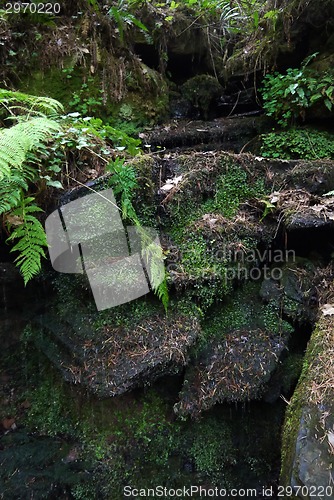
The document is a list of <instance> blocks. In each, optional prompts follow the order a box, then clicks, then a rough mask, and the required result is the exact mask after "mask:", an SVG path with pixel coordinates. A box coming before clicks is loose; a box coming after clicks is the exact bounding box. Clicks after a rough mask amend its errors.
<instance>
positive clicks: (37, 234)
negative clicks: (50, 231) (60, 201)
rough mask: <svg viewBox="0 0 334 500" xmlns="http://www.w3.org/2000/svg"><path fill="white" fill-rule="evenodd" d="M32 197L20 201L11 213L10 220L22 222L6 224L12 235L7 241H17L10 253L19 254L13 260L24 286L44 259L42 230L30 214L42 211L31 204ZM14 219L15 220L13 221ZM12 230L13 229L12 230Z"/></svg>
mask: <svg viewBox="0 0 334 500" xmlns="http://www.w3.org/2000/svg"><path fill="white" fill-rule="evenodd" d="M33 201H34V198H33V197H28V198H25V199H22V201H21V205H20V206H19V207H18V208H16V209H15V210H13V211H12V212H11V214H10V215H11V217H12V218H11V219H9V220H15V221H17V220H19V221H22V222H21V223H20V224H19V225H16V224H17V222H15V225H14V224H13V223H12V224H11V223H10V222H9V223H8V225H9V226H11V229H12V233H11V235H10V236H9V238H7V241H13V240H18V241H17V243H16V244H15V245H14V247H13V248H12V249H11V252H19V255H18V257H16V259H15V263H16V265H17V267H19V269H20V271H21V274H22V276H23V280H24V284H25V285H26V284H27V283H28V281H29V280H31V278H33V277H34V276H36V274H38V273H39V272H40V270H41V258H42V257H45V251H44V249H45V247H47V240H46V234H45V231H44V228H43V226H42V224H41V223H40V221H39V220H38V219H37V218H36V217H35V216H34V215H31V214H34V213H36V212H42V209H41V208H40V207H38V206H37V205H35V204H33V203H32V202H33ZM14 217H16V219H14ZM13 228H14V229H13Z"/></svg>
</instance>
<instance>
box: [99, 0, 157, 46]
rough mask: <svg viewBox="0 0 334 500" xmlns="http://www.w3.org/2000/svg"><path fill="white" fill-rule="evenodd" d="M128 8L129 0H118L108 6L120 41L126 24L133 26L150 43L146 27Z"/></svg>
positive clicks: (129, 6)
mask: <svg viewBox="0 0 334 500" xmlns="http://www.w3.org/2000/svg"><path fill="white" fill-rule="evenodd" d="M130 9H131V2H126V0H118V2H117V5H115V6H112V7H110V9H109V11H108V14H109V16H110V17H111V18H112V19H114V21H115V22H116V25H117V29H118V33H119V38H120V40H121V42H123V41H124V33H125V31H126V28H127V27H128V26H130V27H133V26H135V27H136V28H138V29H139V30H140V31H141V32H142V33H143V34H144V35H145V38H146V40H147V41H148V42H149V43H151V42H152V39H151V37H150V35H149V33H148V29H147V27H146V26H145V25H144V24H143V23H142V22H141V21H140V20H139V19H137V18H136V17H135V16H134V15H133V14H132V13H131V12H130Z"/></svg>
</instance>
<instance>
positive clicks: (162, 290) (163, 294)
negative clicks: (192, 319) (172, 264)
mask: <svg viewBox="0 0 334 500" xmlns="http://www.w3.org/2000/svg"><path fill="white" fill-rule="evenodd" d="M153 291H154V293H155V294H156V296H157V297H158V299H159V300H161V302H162V304H163V306H164V308H165V311H166V313H167V311H168V304H169V294H168V287H167V280H166V276H165V278H164V280H163V281H162V282H161V283H160V285H158V286H157V288H155V289H153Z"/></svg>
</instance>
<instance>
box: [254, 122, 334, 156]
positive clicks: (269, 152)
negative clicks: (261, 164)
mask: <svg viewBox="0 0 334 500" xmlns="http://www.w3.org/2000/svg"><path fill="white" fill-rule="evenodd" d="M261 155H262V156H263V157H265V158H282V159H284V160H290V159H299V158H301V159H304V160H312V159H315V158H331V159H332V158H334V141H333V135H332V134H330V133H328V132H321V131H319V130H313V129H306V128H305V129H303V128H293V129H291V130H288V131H286V132H285V131H284V132H271V133H269V134H262V135H261Z"/></svg>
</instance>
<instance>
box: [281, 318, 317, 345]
mask: <svg viewBox="0 0 334 500" xmlns="http://www.w3.org/2000/svg"><path fill="white" fill-rule="evenodd" d="M284 319H286V318H284ZM294 329H295V331H294V332H293V335H291V337H290V340H289V352H290V353H296V354H304V353H305V351H306V347H307V344H308V341H309V340H310V338H311V335H312V332H313V329H314V325H313V324H312V323H306V322H303V323H300V324H295V325H294Z"/></svg>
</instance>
